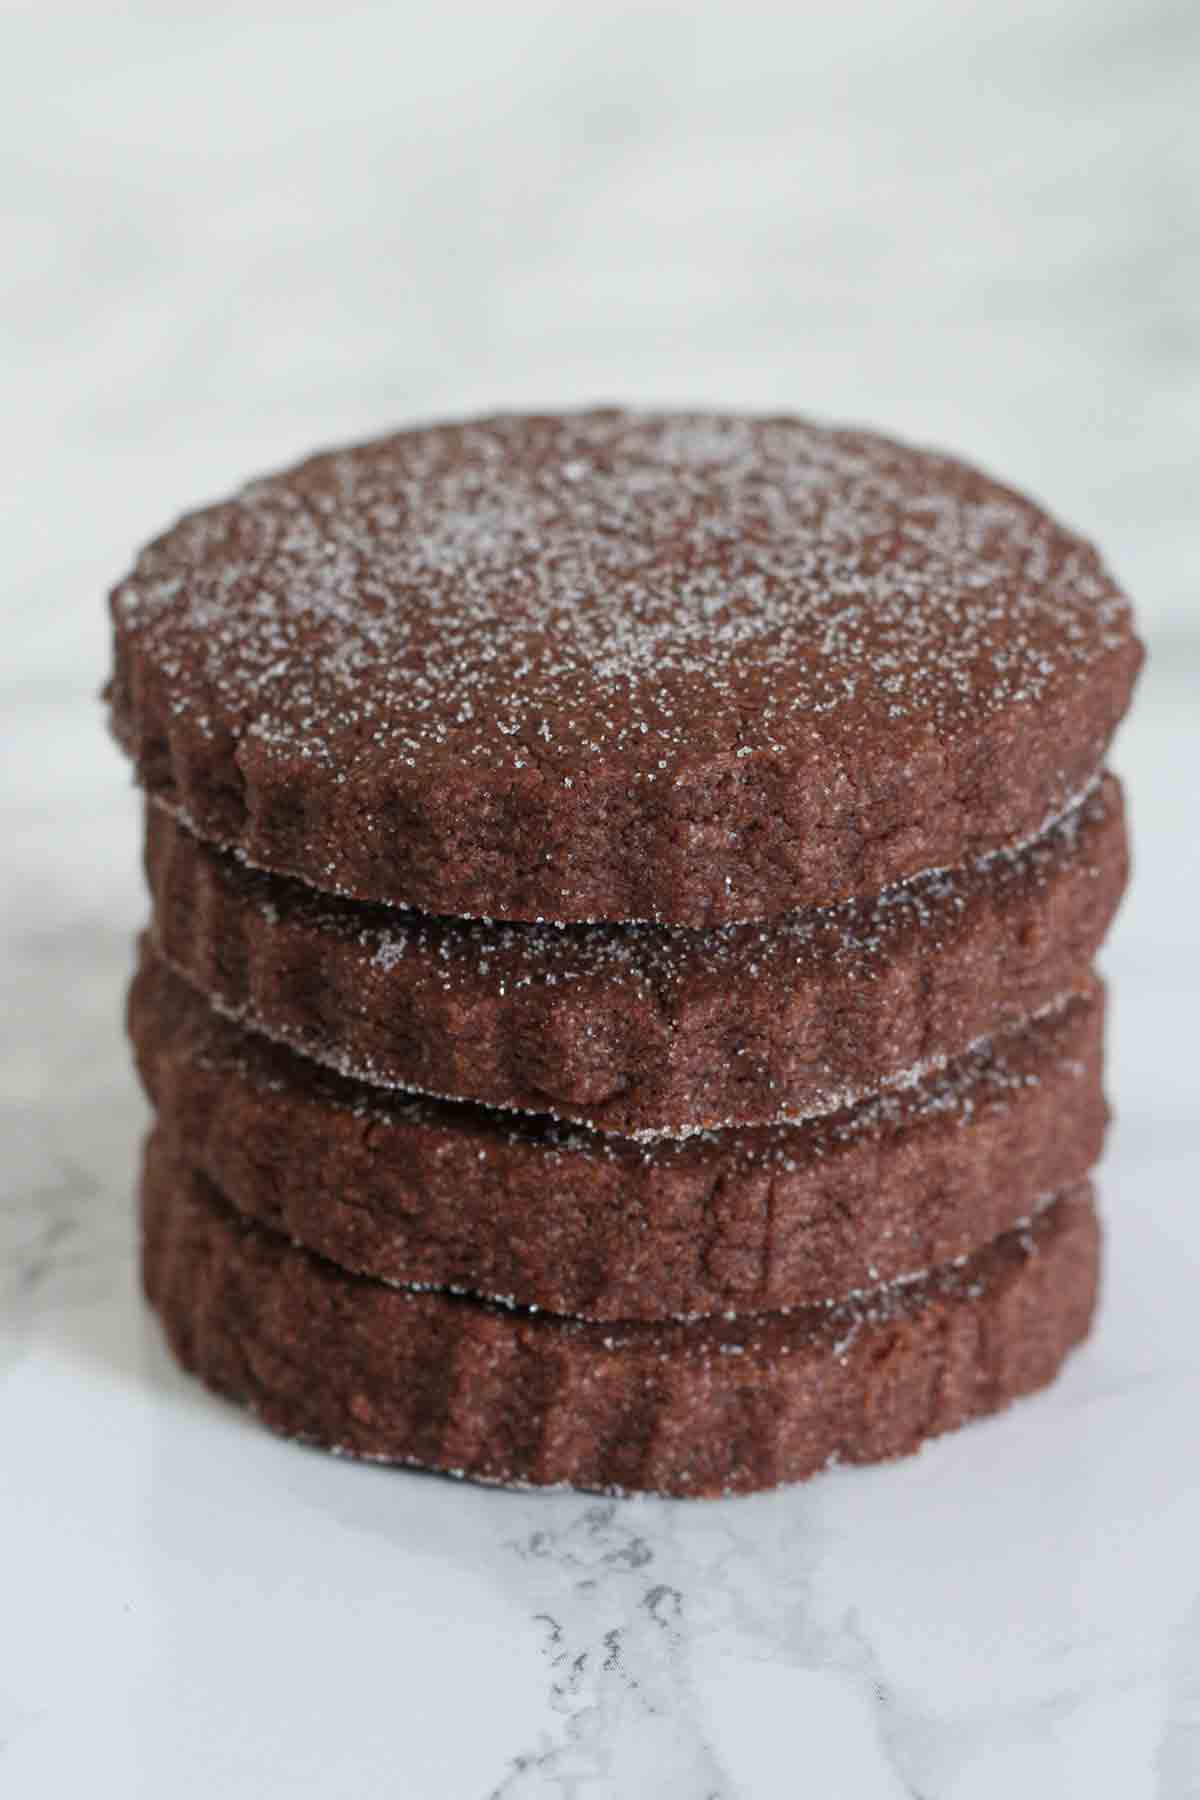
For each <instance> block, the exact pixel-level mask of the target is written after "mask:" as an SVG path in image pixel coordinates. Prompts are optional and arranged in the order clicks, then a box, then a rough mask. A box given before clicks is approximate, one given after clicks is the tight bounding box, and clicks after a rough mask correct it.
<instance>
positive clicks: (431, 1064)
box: [146, 776, 1128, 1136]
mask: <svg viewBox="0 0 1200 1800" xmlns="http://www.w3.org/2000/svg"><path fill="white" fill-rule="evenodd" d="M146 872H147V877H148V880H149V884H150V890H151V893H152V895H153V897H154V918H153V934H154V942H155V946H156V948H157V949H158V951H159V952H160V954H161V955H163V956H164V957H165V958H166V960H167V961H168V962H170V963H171V965H172V966H173V967H174V968H176V969H177V970H178V971H179V972H180V973H182V974H183V975H185V976H186V977H187V979H188V980H189V981H190V982H192V983H193V985H194V986H196V987H197V988H199V989H200V990H202V991H203V992H204V993H205V994H206V995H207V996H208V997H209V998H210V999H211V1000H212V1001H213V1002H214V1004H216V1005H217V1006H219V1007H220V1008H221V1009H222V1010H223V1011H225V1012H227V1013H229V1014H230V1015H231V1016H232V1017H234V1018H238V1019H240V1020H242V1021H244V1022H245V1023H246V1024H247V1025H251V1026H253V1027H254V1029H255V1030H257V1031H262V1032H265V1033H267V1034H268V1035H269V1036H271V1037H273V1038H275V1039H277V1040H279V1041H280V1042H282V1043H286V1044H289V1045H291V1046H292V1047H293V1048H294V1049H297V1050H300V1051H302V1052H303V1053H304V1054H305V1055H306V1056H309V1057H313V1058H315V1059H316V1060H317V1061H320V1062H323V1063H326V1064H328V1065H329V1066H330V1067H332V1068H335V1069H337V1070H338V1071H339V1073H341V1074H345V1075H352V1076H356V1077H359V1078H361V1079H363V1080H366V1081H369V1082H372V1083H374V1084H376V1085H387V1086H397V1087H406V1088H410V1089H413V1090H417V1091H421V1092H424V1093H430V1094H436V1095H440V1096H443V1097H447V1096H448V1097H451V1098H454V1099H465V1100H474V1101H480V1102H482V1103H484V1104H486V1105H489V1106H507V1107H519V1108H523V1109H524V1110H526V1111H530V1112H538V1113H552V1114H554V1115H555V1116H557V1117H559V1118H566V1119H573V1120H578V1121H581V1122H583V1123H585V1124H588V1125H592V1126H595V1127H598V1128H600V1129H601V1130H605V1131H617V1132H620V1133H623V1134H625V1135H646V1136H648V1135H650V1134H651V1133H655V1132H665V1133H668V1134H670V1135H674V1136H679V1135H681V1134H683V1133H685V1132H687V1131H689V1130H693V1129H695V1128H696V1127H697V1126H711V1125H721V1124H726V1123H732V1124H745V1123H759V1122H762V1121H767V1120H772V1119H778V1118H779V1117H781V1116H785V1115H791V1116H806V1115H810V1114H813V1113H816V1112H820V1111H825V1110H828V1109H829V1108H830V1107H831V1106H832V1107H836V1106H839V1105H844V1104H846V1103H848V1102H849V1101H850V1100H852V1099H853V1098H854V1097H857V1096H862V1095H864V1094H868V1093H871V1092H874V1091H875V1090H876V1089H877V1088H879V1087H881V1086H883V1085H884V1084H886V1083H887V1082H889V1081H894V1080H895V1079H896V1077H897V1076H898V1075H900V1074H901V1073H902V1072H904V1071H905V1070H909V1069H912V1068H913V1067H914V1066H917V1065H921V1066H924V1065H927V1064H929V1063H930V1062H931V1061H932V1060H934V1059H935V1058H941V1059H945V1058H948V1057H950V1056H953V1055H956V1054H958V1053H961V1052H962V1051H963V1050H965V1049H966V1047H967V1046H968V1045H969V1044H971V1043H973V1042H975V1041H976V1040H977V1039H979V1038H982V1037H986V1036H990V1035H992V1034H994V1033H995V1032H997V1031H1001V1030H1004V1029H1006V1028H1007V1027H1009V1026H1011V1025H1013V1024H1015V1023H1018V1022H1019V1021H1020V1020H1022V1019H1024V1018H1027V1017H1029V1016H1030V1015H1031V1014H1032V1013H1035V1012H1037V1011H1038V1010H1039V1009H1040V1008H1042V1007H1044V1006H1046V1005H1047V1004H1049V1003H1050V1002H1051V1001H1052V1000H1054V999H1055V998H1057V997H1058V996H1059V995H1060V994H1063V993H1066V992H1068V991H1071V990H1072V989H1075V990H1078V989H1080V988H1081V987H1083V986H1085V985H1086V980H1087V976H1086V971H1087V969H1088V968H1089V966H1090V964H1091V962H1092V960H1093V958H1094V957H1095V954H1096V951H1097V950H1098V948H1099V946H1100V943H1101V941H1102V939H1103V937H1104V934H1105V932H1106V931H1107V929H1108V926H1109V924H1110V922H1111V920H1112V916H1113V913H1114V911H1115V910H1116V907H1117V904H1118V902H1119V900H1120V897H1121V893H1122V890H1123V888H1124V886H1125V881H1126V877H1127V873H1128V846H1127V842H1126V837H1125V825H1124V818H1123V811H1122V805H1121V792H1120V786H1119V784H1118V782H1117V781H1116V779H1115V778H1114V777H1112V776H1108V777H1107V778H1106V779H1105V780H1104V782H1103V783H1102V785H1101V786H1100V787H1099V788H1098V789H1097V790H1096V791H1095V792H1094V793H1093V794H1092V795H1091V796H1089V798H1088V799H1087V800H1086V801H1085V802H1084V803H1083V804H1082V805H1081V806H1080V807H1078V808H1076V809H1075V810H1074V811H1073V812H1072V813H1070V814H1069V815H1068V817H1067V818H1066V819H1065V820H1064V821H1062V823H1061V824H1059V825H1057V826H1056V827H1055V828H1054V829H1053V830H1052V831H1050V832H1048V833H1047V834H1046V836H1045V837H1043V838H1041V839H1039V840H1038V842H1037V843H1036V844H1034V845H1032V846H1030V847H1029V848H1027V849H1026V850H1024V851H1022V852H1021V853H1020V854H1017V855H1012V854H1009V853H1001V854H999V855H996V856H992V857H990V858H987V859H986V860H985V862H984V863H982V864H978V865H976V866H975V867H974V868H972V869H969V870H962V871H956V872H954V873H952V874H945V875H930V876H925V877H922V878H921V879H919V880H917V881H915V882H912V883H910V884H909V885H908V886H906V887H901V888H896V889H892V890H891V891H890V892H888V893H887V894H885V895H883V896H881V897H880V898H878V899H875V900H871V901H867V900H863V901H849V902H844V903H843V904H842V905H841V906H838V907H834V908H830V909H828V910H824V909H822V910H808V911H804V912H799V913H794V914H791V915H789V917H788V918H787V919H785V920H781V921H778V922H773V923H769V924H761V925H727V926H723V927H719V928H717V929H715V930H711V931H707V932H692V931H683V930H678V929H672V928H670V927H666V926H661V925H576V926H565V927H560V926H551V925H541V926H539V925H514V924H493V925H484V924H480V923H478V922H475V923H467V922H465V921H463V920H458V919H431V918H426V917H423V916H421V915H419V914H412V913H408V914H397V913H395V912H389V911H386V910H385V909H383V908H379V907H372V908H367V907H364V906H362V905H356V904H354V903H353V902H350V901H337V900H329V899H326V898H324V897H323V896H321V895H318V894H315V893H314V892H313V890H312V889H311V888H306V887H304V886H303V885H302V884H300V883H299V882H292V881H285V880H282V879H281V878H280V877H278V876H274V877H272V876H265V875H261V874H256V873H254V872H253V871H251V870H248V869H246V868H245V867H244V866H243V865H242V864H240V863H239V862H237V861H236V859H234V858H232V857H229V856H227V855H222V854H221V853H220V852H217V851H214V850H212V849H211V848H210V847H208V846H206V845H203V844H201V843H200V842H199V840H198V839H196V838H194V837H192V836H191V834H190V833H188V832H186V831H185V830H183V828H182V827H181V826H179V825H178V824H177V823H176V822H175V821H174V820H173V819H172V818H171V817H169V815H167V814H166V813H165V812H163V810H162V809H161V808H159V807H149V808H148V809H147V818H146Z"/></svg>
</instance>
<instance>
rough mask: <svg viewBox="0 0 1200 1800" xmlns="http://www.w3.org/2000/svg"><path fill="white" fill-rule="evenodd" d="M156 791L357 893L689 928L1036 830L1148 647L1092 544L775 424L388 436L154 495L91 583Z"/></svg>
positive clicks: (1101, 737) (532, 915) (648, 424)
mask: <svg viewBox="0 0 1200 1800" xmlns="http://www.w3.org/2000/svg"><path fill="white" fill-rule="evenodd" d="M111 604H112V615H113V622H114V633H115V673H114V676H113V680H112V683H111V688H110V696H111V704H112V718H113V724H114V727H115V729H116V732H117V735H118V737H119V739H120V741H121V742H122V743H123V744H124V745H125V746H126V748H127V749H128V750H129V751H130V753H131V754H132V756H133V757H134V759H135V761H136V764H137V768H138V772H139V775H140V778H141V780H142V782H143V784H144V785H145V787H146V788H147V790H148V791H149V792H150V793H151V794H152V795H154V796H155V797H157V798H158V799H160V800H161V801H163V802H164V803H165V804H167V805H169V806H171V807H173V808H174V809H176V811H177V812H178V813H179V814H180V816H182V817H184V818H186V819H187V820H189V821H190V822H191V824H192V825H193V826H194V828H195V830H196V831H197V833H198V834H199V835H201V836H203V837H206V838H209V839H211V840H212V841H214V842H216V843H220V844H224V845H227V846H232V847H234V848H236V849H238V850H239V851H241V852H242V853H243V854H244V855H245V857H246V858H247V859H248V860H250V861H251V862H254V863H256V864H259V865H262V866H263V867H266V868H269V869H272V870H275V871H277V872H281V873H286V874H294V875H297V876H300V877H302V878H303V879H305V880H306V881H308V882H310V883H312V884H313V885H314V886H317V887H319V888H324V889H328V890H335V891H339V892H344V893H346V894H348V895H352V896H354V897H356V898H360V899H362V898H366V899H376V900H381V901H385V902H389V903H393V904H397V903H399V904H408V905H413V906H418V907H421V908H423V909H424V910H426V911H429V912H434V913H457V914H469V915H490V916H497V917H506V918H518V919H531V920H532V919H540V918H548V919H557V920H568V919H576V920H578V919H593V918H610V919H613V918H615V919H636V918H648V919H658V920H661V921H664V922H668V923H675V924H681V925H688V926H693V927H706V926H710V925H713V924H717V923H721V922H724V921H728V920H738V919H758V918H770V917H778V916H779V915H780V914H782V913H786V912H789V911H791V910H793V909H794V908H796V907H798V906H804V905H811V904H822V905H823V904H827V903H829V902H832V901H835V900H838V899H840V898H843V897H845V896H848V895H861V894H866V893H876V892H878V891H879V890H880V889H881V888H884V887H886V886H888V885H890V884H893V883H896V882H899V881H902V880H905V879H908V878H909V877H911V876H912V875H914V874H915V873H917V872H918V871H920V870H923V869H927V868H931V867H940V866H946V867H950V866H954V867H957V866H959V865H962V864H964V863H967V862H970V861H973V860H975V859H976V858H978V857H979V856H980V855H982V854H984V853H985V852H987V851H990V850H993V849H996V848H998V847H1000V846H1004V845H1011V844H1014V843H1017V842H1020V841H1024V840H1027V839H1029V838H1031V837H1033V836H1036V835H1037V834H1038V833H1040V832H1041V831H1042V830H1043V829H1044V828H1045V825H1046V823H1047V821H1048V820H1049V819H1051V818H1052V817H1054V816H1057V815H1058V814H1060V813H1062V812H1063V811H1064V810H1066V809H1067V807H1068V806H1069V805H1070V804H1071V803H1072V802H1073V800H1074V799H1075V798H1077V797H1078V796H1079V794H1080V793H1081V792H1082V791H1083V790H1084V789H1085V788H1086V787H1087V785H1088V784H1089V782H1090V781H1092V779H1093V778H1094V776H1095V774H1096V772H1097V770H1098V769H1099V767H1100V764H1101V762H1102V760H1103V757H1104V751H1105V748H1106V746H1107V744H1108V742H1109V739H1110V737H1111V735H1112V732H1113V730H1114V728H1115V726H1116V724H1117V722H1118V721H1119V719H1120V718H1121V716H1122V714H1123V713H1124V711H1125V708H1126V706H1127V703H1128V700H1129V696H1130V690H1131V688H1132V684H1133V681H1134V677H1135V675H1136V672H1137V669H1138V666H1139V663H1140V660H1141V649H1140V646H1139V645H1138V642H1137V640H1136V638H1135V637H1134V635H1133V628H1132V623H1131V618H1130V611H1129V607H1128V604H1127V602H1126V601H1125V599H1124V598H1123V596H1122V595H1121V593H1120V592H1119V590H1118V589H1117V588H1116V586H1115V585H1114V583H1113V581H1112V579H1111V578H1110V576H1109V575H1108V573H1107V572H1106V570H1105V568H1104V566H1103V565H1102V563H1101V562H1100V560H1099V558H1098V556H1097V554H1096V552H1095V551H1094V550H1093V549H1092V548H1091V546H1090V545H1088V544H1086V543H1084V542H1083V541H1082V540H1080V539H1079V538H1078V537H1076V536H1074V535H1073V534H1072V533H1071V532H1069V531H1067V530H1066V529H1065V528H1064V527H1063V526H1061V525H1060V524H1058V523H1056V522H1055V521H1054V520H1053V519H1051V518H1050V517H1048V516H1047V515H1046V514H1045V513H1044V512H1042V511H1041V510H1040V509H1039V508H1038V507H1036V506H1035V505H1034V504H1033V503H1032V502H1031V501H1029V500H1027V499H1025V498H1023V497H1022V496H1021V495H1019V494H1017V493H1015V492H1013V491H1012V490H1011V489H1009V488H1007V487H1003V486H1001V485H1000V484H998V483H997V482H995V481H993V480H991V479H990V478H989V477H987V476H985V475H982V474H980V473H979V472H978V471H976V470H974V469H971V468H969V467H967V466H965V465H963V464H961V463H959V462H956V461H954V460H952V459H950V458H948V457H946V456H942V455H937V454H933V453H931V452H927V451H923V450H916V449H912V448H908V447H905V446H902V445H898V444H894V443H891V442H889V441H888V440H886V439H884V438H881V437H878V436H875V435H873V434H871V433H868V432H862V431H850V430H839V429H830V428H827V427H823V426H818V425H814V424H811V423H807V422H804V421H802V420H796V419H748V418H740V417H730V416H721V415H707V414H682V413H681V414H676V415H653V414H637V413H625V412H619V411H602V412H591V413H579V414H568V415H564V416H559V417H500V418H494V419H486V420H480V421H477V422H474V423H469V424H454V425H439V426H430V427H426V428H423V429H418V430H413V431H406V432H402V433H400V434H398V435H396V436H393V437H388V438H384V439H381V440H379V441H377V442H374V443H369V444H366V445H362V446H359V447H357V448H354V449H347V450H341V451H337V452H334V453H330V454H326V455H322V456H317V457H314V458H312V459H310V460H309V461H307V462H305V463H302V464H300V465H299V467H297V468H295V469H292V470H290V471H288V472H287V473H285V474H282V475H278V476H275V477H272V478H270V479H268V480H264V481H259V482H257V483H255V484H253V485H252V486H250V487H247V488H245V489H244V490H243V491H242V492H241V493H240V494H239V495H238V496H236V497H235V498H234V499H231V500H228V501H225V502H223V503H222V504H220V505H217V506H210V507H208V508H206V509H205V510H203V511H201V512H197V513H194V514H192V515H190V516H189V517H187V518H185V519H183V520H182V521H181V522H180V523H179V524H177V525H176V526H175V527H174V528H173V529H172V530H170V531H168V532H167V533H166V534H165V536H163V537H161V538H159V539H158V540H157V541H156V542H155V543H153V544H151V545H150V546H149V548H148V549H146V550H145V551H144V552H143V553H142V555H141V557H140V558H139V559H138V562H137V564H136V566H135V568H134V569H133V571H132V573H131V574H130V575H129V576H128V577H127V578H126V579H125V580H124V581H122V582H121V583H120V585H119V586H118V587H117V588H116V589H115V590H114V593H113V595H112V603H111Z"/></svg>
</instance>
